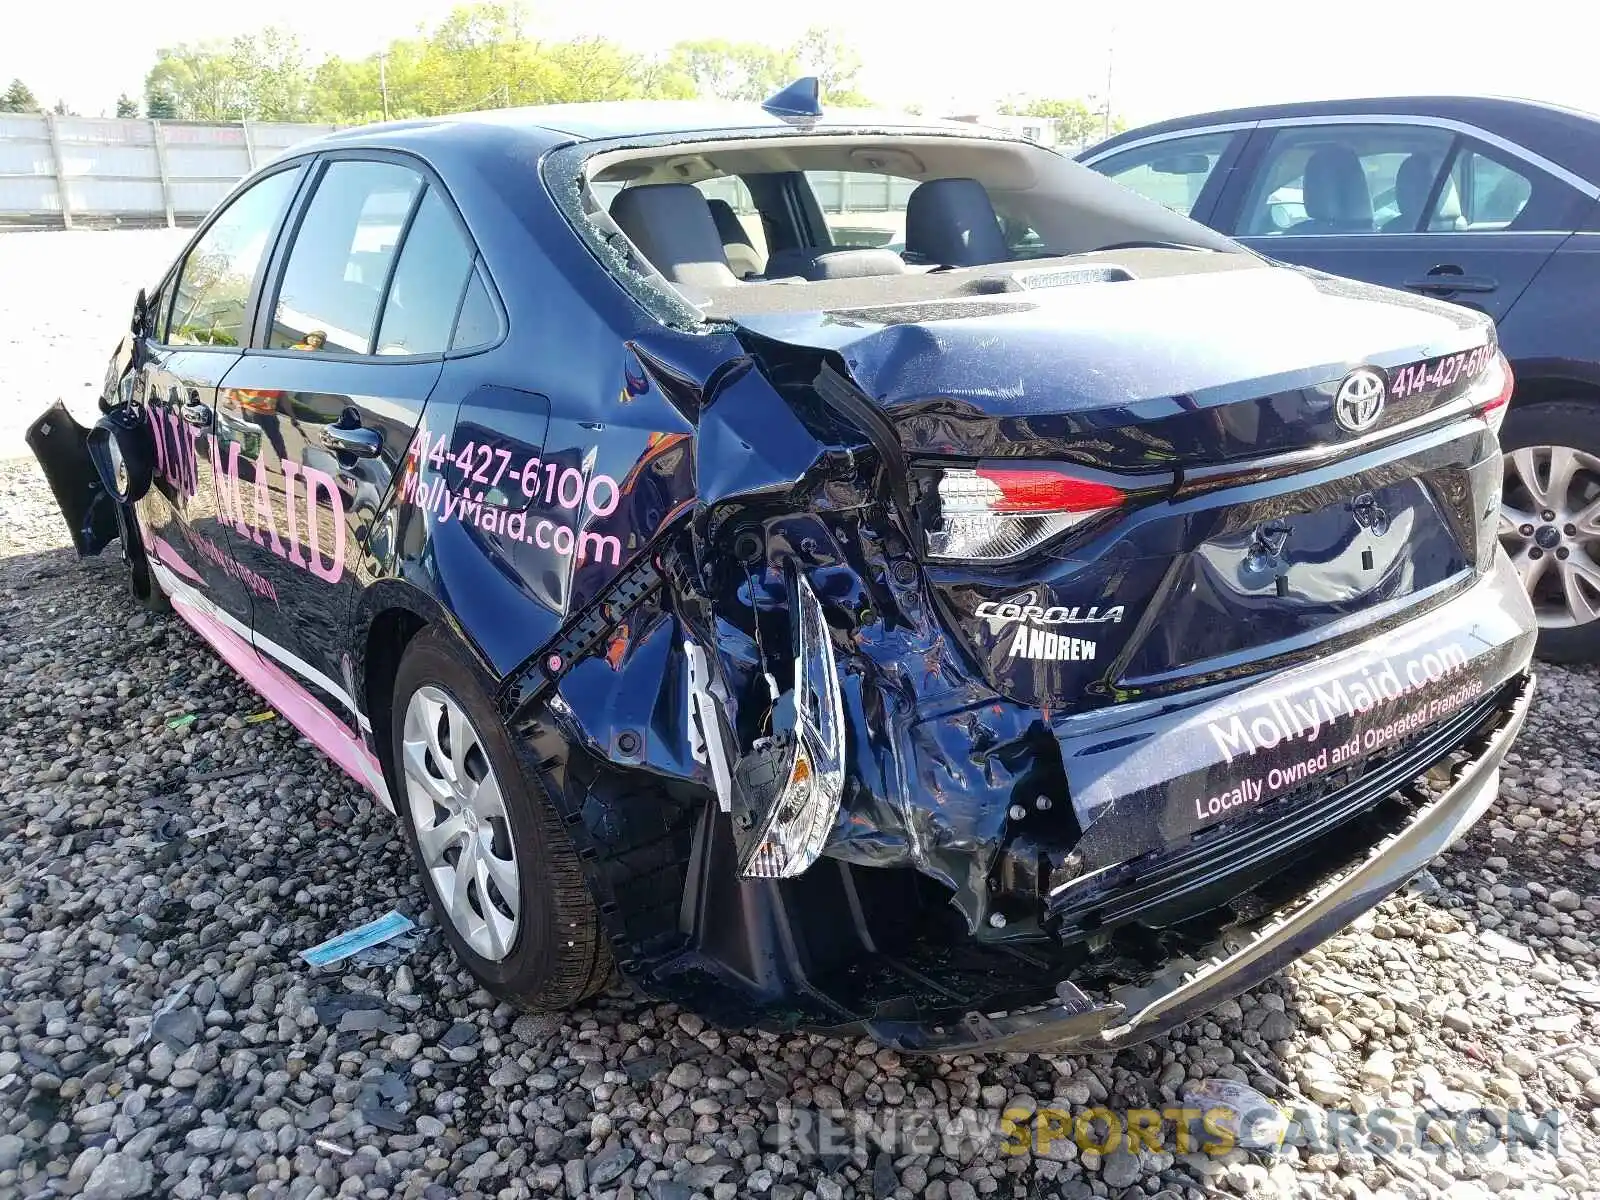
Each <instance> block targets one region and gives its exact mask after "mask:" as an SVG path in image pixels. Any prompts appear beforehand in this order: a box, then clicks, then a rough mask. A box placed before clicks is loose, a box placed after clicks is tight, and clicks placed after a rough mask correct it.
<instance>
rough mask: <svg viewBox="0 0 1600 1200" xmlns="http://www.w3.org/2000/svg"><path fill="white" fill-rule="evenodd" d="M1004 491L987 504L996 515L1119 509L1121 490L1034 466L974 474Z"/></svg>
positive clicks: (989, 468) (1121, 500)
mask: <svg viewBox="0 0 1600 1200" xmlns="http://www.w3.org/2000/svg"><path fill="white" fill-rule="evenodd" d="M973 473H974V474H975V475H976V476H977V477H978V478H979V479H986V480H988V481H989V482H990V483H992V484H994V485H995V487H997V488H999V489H1000V494H999V495H998V496H997V497H995V498H993V499H990V500H989V501H988V503H987V505H986V507H987V510H988V511H989V512H992V513H1081V512H1098V511H1100V510H1101V509H1105V508H1116V507H1117V506H1118V505H1120V504H1121V503H1122V502H1123V500H1124V499H1126V496H1125V495H1124V494H1123V491H1122V489H1121V488H1117V487H1112V486H1111V485H1110V484H1109V483H1099V482H1096V481H1094V480H1090V479H1074V478H1073V477H1072V476H1070V475H1063V474H1061V473H1060V472H1059V471H1052V470H1048V469H1039V468H1033V467H979V468H977V470H976V471H974V472H973Z"/></svg>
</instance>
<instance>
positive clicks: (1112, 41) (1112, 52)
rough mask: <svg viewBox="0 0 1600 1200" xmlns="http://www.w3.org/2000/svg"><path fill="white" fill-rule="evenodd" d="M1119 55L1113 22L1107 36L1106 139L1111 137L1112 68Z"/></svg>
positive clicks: (1115, 28)
mask: <svg viewBox="0 0 1600 1200" xmlns="http://www.w3.org/2000/svg"><path fill="white" fill-rule="evenodd" d="M1116 54H1117V26H1116V23H1115V22H1112V25H1111V32H1110V33H1109V34H1107V35H1106V127H1105V133H1104V135H1103V136H1104V137H1110V136H1111V66H1112V63H1113V62H1114V61H1115V59H1116Z"/></svg>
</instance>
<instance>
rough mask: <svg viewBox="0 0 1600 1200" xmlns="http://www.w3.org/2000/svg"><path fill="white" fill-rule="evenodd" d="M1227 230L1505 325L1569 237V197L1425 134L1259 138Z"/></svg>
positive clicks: (1508, 164) (1280, 254)
mask: <svg viewBox="0 0 1600 1200" xmlns="http://www.w3.org/2000/svg"><path fill="white" fill-rule="evenodd" d="M1255 138H1256V141H1257V145H1255V146H1252V148H1251V150H1250V152H1249V153H1248V154H1247V158H1248V159H1249V160H1250V161H1251V162H1253V164H1254V166H1253V169H1251V170H1250V172H1249V176H1248V178H1247V179H1246V180H1245V181H1243V182H1242V184H1241V185H1240V186H1239V187H1237V188H1236V190H1235V197H1236V199H1237V201H1238V208H1237V211H1236V213H1235V214H1234V216H1233V226H1232V230H1231V232H1233V233H1234V234H1235V235H1236V236H1237V237H1238V238H1239V240H1240V241H1242V242H1244V243H1245V244H1246V245H1247V246H1250V247H1251V248H1252V249H1254V250H1259V251H1260V252H1261V253H1263V254H1266V255H1269V256H1271V257H1272V258H1276V259H1279V260H1281V261H1283V262H1288V263H1297V264H1301V265H1304V266H1309V267H1315V268H1317V269H1318V270H1321V271H1327V272H1328V273H1330V274H1333V275H1344V276H1348V277H1349V278H1352V279H1361V280H1365V281H1366V282H1368V283H1377V284H1382V285H1383V286H1385V287H1392V288H1399V289H1402V290H1406V291H1412V292H1416V293H1418V294H1420V295H1427V296H1434V297H1436V298H1438V299H1442V300H1449V301H1451V302H1452V303H1455V304H1461V305H1465V306H1466V307H1469V308H1476V309H1478V310H1479V311H1481V312H1485V313H1488V314H1489V315H1490V316H1491V317H1493V318H1495V319H1496V320H1500V319H1502V318H1503V317H1504V316H1505V315H1506V313H1507V312H1508V311H1509V310H1510V308H1511V306H1512V304H1514V303H1515V302H1516V299H1517V297H1518V296H1520V295H1521V294H1522V292H1523V290H1524V289H1525V288H1526V287H1527V286H1528V284H1529V282H1531V281H1532V279H1533V277H1534V275H1535V274H1537V273H1538V271H1539V268H1540V267H1542V266H1543V265H1544V263H1545V261H1546V260H1547V259H1548V258H1549V257H1550V255H1551V254H1552V253H1553V252H1554V251H1555V249H1556V247H1557V246H1559V245H1560V244H1561V242H1562V241H1564V240H1565V239H1566V237H1567V231H1569V230H1570V229H1571V228H1572V221H1573V219H1574V209H1573V206H1572V203H1571V200H1572V193H1571V192H1570V189H1568V188H1567V187H1566V186H1565V185H1563V184H1562V183H1561V182H1560V181H1558V180H1556V179H1554V178H1552V177H1550V176H1548V175H1546V174H1545V173H1544V172H1542V171H1540V170H1539V169H1538V168H1537V167H1534V166H1532V165H1530V164H1528V163H1526V162H1523V161H1521V160H1519V159H1517V158H1515V157H1513V156H1511V155H1509V154H1508V153H1506V152H1503V151H1500V150H1496V149H1492V148H1490V147H1487V146H1485V145H1482V144H1480V143H1478V142H1476V141H1474V140H1473V139H1471V138H1468V137H1464V136H1461V135H1458V134H1456V133H1455V132H1453V131H1451V130H1447V129H1442V128H1438V127H1435V126H1430V125H1399V124H1383V125H1361V124H1354V123H1352V124H1349V125H1326V124H1324V125H1310V126H1304V127H1298V128H1280V129H1262V130H1259V131H1258V132H1257V133H1256V134H1255Z"/></svg>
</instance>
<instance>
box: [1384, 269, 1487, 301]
mask: <svg viewBox="0 0 1600 1200" xmlns="http://www.w3.org/2000/svg"><path fill="white" fill-rule="evenodd" d="M1499 286H1500V281H1499V280H1498V279H1491V278H1490V277H1489V276H1487V275H1468V274H1467V273H1466V272H1465V271H1463V270H1462V269H1461V268H1460V267H1458V266H1456V265H1455V264H1454V263H1443V264H1441V265H1439V266H1437V267H1435V268H1433V270H1431V271H1429V272H1428V273H1427V275H1425V276H1424V277H1423V278H1421V279H1408V280H1406V287H1408V288H1410V289H1411V290H1412V291H1414V292H1424V293H1427V294H1429V295H1438V296H1444V295H1448V294H1450V293H1451V292H1492V291H1494V290H1495V289H1496V288H1498V287H1499Z"/></svg>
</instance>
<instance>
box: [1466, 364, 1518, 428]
mask: <svg viewBox="0 0 1600 1200" xmlns="http://www.w3.org/2000/svg"><path fill="white" fill-rule="evenodd" d="M1516 382H1517V381H1516V378H1515V376H1514V375H1513V374H1512V371H1511V364H1510V363H1509V362H1507V361H1506V356H1505V354H1504V353H1502V352H1501V351H1499V350H1496V351H1495V354H1494V358H1493V359H1491V360H1490V362H1489V366H1488V368H1487V369H1486V370H1485V371H1484V373H1483V374H1482V375H1480V376H1479V377H1478V378H1477V379H1476V380H1474V381H1473V384H1472V390H1471V391H1470V392H1469V393H1468V395H1469V397H1470V399H1471V403H1472V408H1473V411H1475V412H1476V413H1477V414H1478V415H1479V416H1481V417H1482V418H1483V419H1484V420H1485V421H1487V422H1488V423H1489V425H1490V427H1491V428H1492V429H1494V431H1495V432H1496V433H1498V432H1499V431H1500V426H1501V425H1502V424H1504V422H1505V419H1506V406H1507V405H1508V404H1510V403H1511V392H1512V389H1513V388H1514V387H1515V386H1516Z"/></svg>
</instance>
